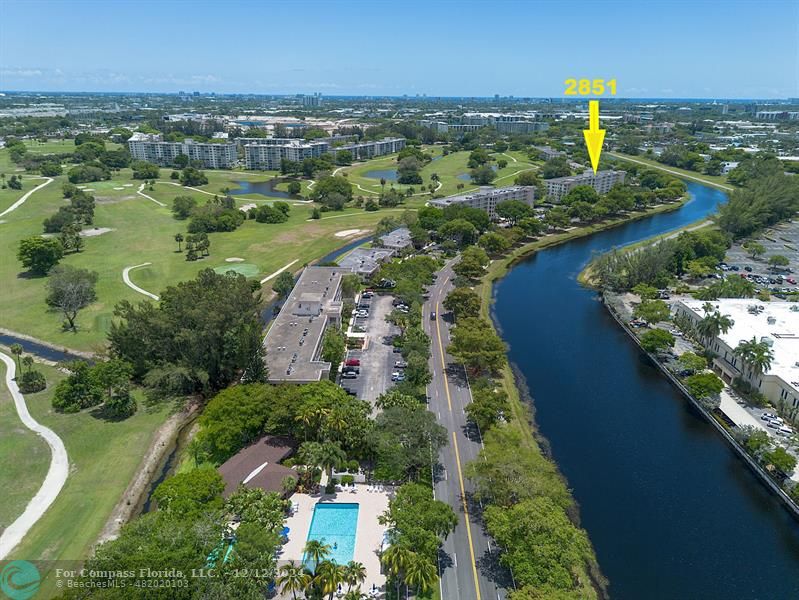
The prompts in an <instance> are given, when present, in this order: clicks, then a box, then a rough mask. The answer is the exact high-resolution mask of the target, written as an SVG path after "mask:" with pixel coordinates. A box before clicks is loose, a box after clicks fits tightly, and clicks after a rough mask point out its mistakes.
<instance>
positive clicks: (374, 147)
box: [237, 136, 405, 171]
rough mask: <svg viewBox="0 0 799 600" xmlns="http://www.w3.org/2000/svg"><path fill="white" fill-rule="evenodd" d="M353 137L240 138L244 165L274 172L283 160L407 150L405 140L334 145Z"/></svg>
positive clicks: (360, 156) (362, 156)
mask: <svg viewBox="0 0 799 600" xmlns="http://www.w3.org/2000/svg"><path fill="white" fill-rule="evenodd" d="M350 137H351V136H336V137H335V139H334V138H322V139H319V140H314V141H312V142H304V141H302V140H297V139H292V138H238V140H237V141H238V142H239V144H241V145H242V146H243V147H244V164H245V166H246V168H248V169H259V170H267V171H274V170H278V169H280V162H281V161H282V160H284V159H285V160H291V161H295V162H301V161H302V160H304V159H306V158H315V157H319V156H322V155H323V154H326V153H328V152H330V153H331V154H333V156H334V157H335V155H336V153H338V152H341V151H342V150H349V151H350V152H351V153H352V158H353V159H355V160H364V159H368V158H374V157H375V156H383V155H384V154H391V153H393V152H399V151H400V150H402V149H403V148H404V147H405V138H385V139H382V140H378V141H376V142H358V143H349V144H348V143H344V144H342V145H341V146H333V145H332V144H333V142H340V141H346V138H350Z"/></svg>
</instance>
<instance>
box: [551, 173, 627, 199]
mask: <svg viewBox="0 0 799 600" xmlns="http://www.w3.org/2000/svg"><path fill="white" fill-rule="evenodd" d="M625 175H627V172H626V171H597V173H596V174H594V172H593V171H592V170H590V169H589V170H587V171H585V172H584V173H583V174H582V175H570V176H568V177H556V178H555V179H545V180H544V183H546V185H547V197H548V198H549V199H550V201H552V202H560V201H561V200H562V199H563V197H564V196H565V195H566V194H568V193H569V192H570V191H571V190H572V188H575V187H577V186H578V185H590V186H591V187H593V188H594V189H595V190H596V192H597V194H607V193H608V192H609V191H610V190H611V189H612V188H613V186H614V185H616V184H617V183H624V177H625Z"/></svg>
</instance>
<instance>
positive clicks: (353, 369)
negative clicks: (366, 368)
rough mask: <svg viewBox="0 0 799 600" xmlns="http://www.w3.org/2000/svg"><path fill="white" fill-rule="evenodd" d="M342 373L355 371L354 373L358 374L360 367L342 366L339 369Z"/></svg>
mask: <svg viewBox="0 0 799 600" xmlns="http://www.w3.org/2000/svg"><path fill="white" fill-rule="evenodd" d="M341 372H342V373H355V374H356V375H358V374H360V372H361V368H360V367H344V368H343V369H341Z"/></svg>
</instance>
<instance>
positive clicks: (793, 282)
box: [785, 277, 796, 285]
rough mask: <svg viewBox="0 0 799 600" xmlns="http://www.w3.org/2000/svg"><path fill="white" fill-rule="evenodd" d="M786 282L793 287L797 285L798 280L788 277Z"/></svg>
mask: <svg viewBox="0 0 799 600" xmlns="http://www.w3.org/2000/svg"><path fill="white" fill-rule="evenodd" d="M785 281H787V282H788V283H790V284H791V285H796V279H794V278H793V277H788V279H786V280H785Z"/></svg>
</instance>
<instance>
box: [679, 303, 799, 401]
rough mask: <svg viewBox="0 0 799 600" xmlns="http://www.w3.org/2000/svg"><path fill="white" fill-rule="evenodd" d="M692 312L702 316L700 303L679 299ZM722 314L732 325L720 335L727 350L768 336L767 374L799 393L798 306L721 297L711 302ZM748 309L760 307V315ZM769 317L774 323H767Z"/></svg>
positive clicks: (701, 304) (795, 304)
mask: <svg viewBox="0 0 799 600" xmlns="http://www.w3.org/2000/svg"><path fill="white" fill-rule="evenodd" d="M682 303H683V304H684V305H685V306H686V307H688V308H689V309H690V310H691V311H693V312H694V313H696V314H698V315H700V316H703V315H704V311H703V310H702V306H703V305H704V304H705V302H703V301H702V300H682ZM711 304H712V305H713V306H714V307H716V308H717V309H718V311H719V312H720V313H721V314H723V315H729V316H730V318H731V319H732V320H733V321H734V322H735V323H734V325H733V326H732V327H731V328H730V330H729V331H728V332H727V333H725V334H722V335H721V336H720V338H721V340H722V341H723V342H724V343H725V344H727V345H728V346H729V347H730V348H735V347H736V346H737V345H738V344H739V343H740V342H742V341H744V340H751V339H752V338H753V337H754V338H757V340H758V341H760V339H761V338H763V337H768V338H769V339H771V340H772V341H773V345H772V347H771V349H772V351H773V352H774V360H773V361H772V363H771V368H770V369H769V370H768V371H766V374H767V375H774V376H777V377H779V378H780V379H782V380H783V381H785V382H786V383H789V384H790V385H791V386H792V387H793V388H795V389H796V390H797V392H799V367H797V366H796V363H797V361H799V304H797V303H796V302H759V301H757V300H753V299H751V298H723V299H720V300H716V301H714V302H711ZM750 306H762V307H763V311H762V312H761V313H760V314H752V313H750V312H749V307H750ZM769 317H771V318H772V319H773V322H771V323H770V322H769Z"/></svg>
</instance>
